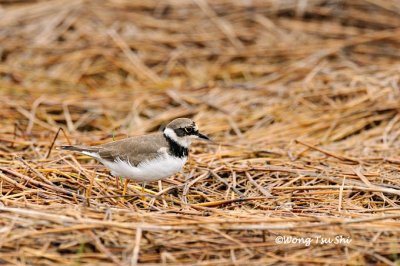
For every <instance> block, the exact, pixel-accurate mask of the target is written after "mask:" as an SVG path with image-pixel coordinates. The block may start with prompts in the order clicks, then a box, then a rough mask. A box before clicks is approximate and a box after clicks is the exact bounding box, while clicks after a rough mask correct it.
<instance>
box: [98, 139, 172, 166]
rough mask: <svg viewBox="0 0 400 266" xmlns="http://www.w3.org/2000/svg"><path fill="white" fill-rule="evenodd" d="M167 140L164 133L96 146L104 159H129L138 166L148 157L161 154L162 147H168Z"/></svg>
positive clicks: (152, 157)
mask: <svg viewBox="0 0 400 266" xmlns="http://www.w3.org/2000/svg"><path fill="white" fill-rule="evenodd" d="M167 145H168V144H167V141H166V140H165V138H164V136H163V135H162V133H160V132H159V133H155V134H150V135H144V136H138V137H132V138H127V139H123V140H118V141H114V142H110V143H107V144H103V145H99V146H96V148H98V154H99V156H100V157H101V158H102V159H105V160H107V161H115V160H117V159H121V160H128V161H129V162H130V163H131V164H133V165H135V166H137V165H138V164H139V163H141V162H142V161H145V160H146V159H154V158H156V157H157V156H160V155H161V153H160V152H159V150H160V148H161V147H167Z"/></svg>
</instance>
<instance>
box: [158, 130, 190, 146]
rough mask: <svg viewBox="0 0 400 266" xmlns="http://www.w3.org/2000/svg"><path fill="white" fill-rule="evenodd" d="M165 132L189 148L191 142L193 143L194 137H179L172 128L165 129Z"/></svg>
mask: <svg viewBox="0 0 400 266" xmlns="http://www.w3.org/2000/svg"><path fill="white" fill-rule="evenodd" d="M164 134H165V135H166V136H168V137H169V138H170V139H172V140H173V141H175V142H176V143H178V144H179V145H181V146H183V147H185V148H189V146H190V144H191V143H192V139H191V138H190V137H189V136H185V137H178V136H177V135H176V133H175V131H174V130H172V129H170V128H166V129H164Z"/></svg>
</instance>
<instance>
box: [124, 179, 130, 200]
mask: <svg viewBox="0 0 400 266" xmlns="http://www.w3.org/2000/svg"><path fill="white" fill-rule="evenodd" d="M128 184H129V179H128V178H126V179H125V182H124V190H123V191H122V195H124V196H125V195H126V191H127V190H128Z"/></svg>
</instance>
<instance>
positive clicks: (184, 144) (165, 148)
mask: <svg viewBox="0 0 400 266" xmlns="http://www.w3.org/2000/svg"><path fill="white" fill-rule="evenodd" d="M195 139H203V140H208V141H209V140H210V138H209V137H208V136H206V135H204V134H202V133H200V132H199V129H198V127H197V125H196V123H195V122H194V121H193V120H192V119H189V118H177V119H174V120H172V121H171V122H170V123H168V124H167V125H166V127H165V128H164V130H163V131H159V132H156V133H152V134H146V135H140V136H133V137H129V138H126V139H122V140H117V141H113V142H109V143H106V144H101V145H97V146H80V145H78V146H60V147H59V149H62V150H67V151H73V152H78V153H81V154H84V155H87V156H90V157H92V158H94V159H96V160H98V161H99V162H100V163H102V164H103V165H104V166H106V167H107V168H108V169H109V170H111V175H113V176H115V178H116V179H117V180H118V177H122V178H126V181H125V187H124V194H125V192H126V186H127V183H128V182H129V180H134V181H137V182H141V183H143V184H144V185H145V184H146V183H148V182H153V181H158V180H161V179H165V178H167V177H170V176H172V175H174V174H175V173H177V172H179V171H181V169H182V168H183V166H184V165H185V163H186V161H187V159H188V155H189V147H190V144H191V143H192V141H193V140H195ZM142 188H143V187H142Z"/></svg>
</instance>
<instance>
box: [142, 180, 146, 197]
mask: <svg viewBox="0 0 400 266" xmlns="http://www.w3.org/2000/svg"><path fill="white" fill-rule="evenodd" d="M145 189H146V182H143V183H142V191H141V192H142V197H141V200H145V199H146V197H145V196H144V193H145Z"/></svg>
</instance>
